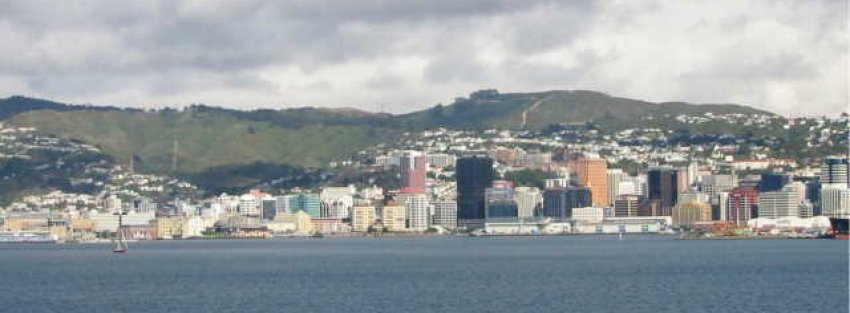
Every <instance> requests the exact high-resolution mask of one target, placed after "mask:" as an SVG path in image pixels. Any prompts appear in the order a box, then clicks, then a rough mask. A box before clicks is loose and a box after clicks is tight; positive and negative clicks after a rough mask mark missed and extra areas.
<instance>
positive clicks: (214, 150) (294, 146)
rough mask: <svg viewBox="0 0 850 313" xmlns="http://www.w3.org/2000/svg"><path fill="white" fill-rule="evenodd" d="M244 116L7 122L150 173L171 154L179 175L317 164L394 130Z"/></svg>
mask: <svg viewBox="0 0 850 313" xmlns="http://www.w3.org/2000/svg"><path fill="white" fill-rule="evenodd" d="M243 114H248V113H244V112H242V113H233V112H232V111H230V110H218V109H211V110H210V109H204V108H197V107H195V108H190V109H187V110H183V111H176V110H165V111H157V112H146V111H133V110H109V111H92V110H75V111H53V110H38V111H30V112H26V113H21V114H18V115H16V116H14V117H13V118H11V119H10V120H8V122H9V123H10V124H13V125H27V126H34V127H36V128H38V129H39V130H40V131H43V132H46V133H50V134H55V135H58V136H61V137H63V138H74V139H79V140H83V141H85V142H88V143H91V144H94V145H96V146H98V147H100V148H101V149H102V150H103V151H104V152H105V153H107V154H109V155H112V156H114V157H115V158H116V159H118V160H130V157H135V160H136V162H135V163H136V167H137V168H139V169H140V170H146V171H152V172H169V171H171V169H172V165H173V164H172V163H173V162H172V161H173V159H172V157H173V156H174V155H176V160H177V166H176V170H177V171H178V172H200V171H204V170H207V169H210V168H212V167H215V166H222V165H229V164H249V163H253V162H269V163H280V164H292V165H297V166H302V167H321V166H324V165H326V164H327V163H328V162H329V161H331V160H333V159H334V158H338V157H343V156H347V155H349V154H352V153H354V152H356V151H358V150H360V149H362V148H365V147H368V146H370V145H373V144H376V143H379V142H383V141H385V140H390V139H391V138H392V137H393V135H394V133H395V132H393V131H391V130H390V129H388V128H384V127H379V126H370V125H368V124H366V125H358V124H357V123H354V122H350V123H341V122H327V123H314V124H309V123H305V122H304V121H301V122H302V124H296V123H294V122H293V123H292V124H290V123H288V120H292V119H295V120H297V118H294V117H292V116H298V114H299V113H292V112H285V113H281V114H279V115H278V114H274V112H259V113H253V114H250V117H245V116H241V115H243ZM305 115H308V114H305ZM175 151H176V154H175ZM124 162H127V161H124Z"/></svg>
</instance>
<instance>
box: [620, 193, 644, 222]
mask: <svg viewBox="0 0 850 313" xmlns="http://www.w3.org/2000/svg"><path fill="white" fill-rule="evenodd" d="M640 200H641V199H640V196H638V195H621V196H618V197H617V199H615V200H614V216H615V217H635V216H638V206H639V205H640Z"/></svg>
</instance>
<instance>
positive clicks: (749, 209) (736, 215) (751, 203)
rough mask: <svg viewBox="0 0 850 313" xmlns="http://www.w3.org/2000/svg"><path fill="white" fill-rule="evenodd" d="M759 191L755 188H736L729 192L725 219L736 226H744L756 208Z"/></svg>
mask: <svg viewBox="0 0 850 313" xmlns="http://www.w3.org/2000/svg"><path fill="white" fill-rule="evenodd" d="M758 199H759V191H758V189H757V188H756V187H736V188H734V189H732V191H730V192H729V204H728V205H727V208H728V209H729V211H728V212H727V213H726V218H727V220H728V221H730V222H735V224H736V225H738V226H741V225H746V222H747V220H749V219H750V218H753V215H754V213H755V212H756V208H757V207H758Z"/></svg>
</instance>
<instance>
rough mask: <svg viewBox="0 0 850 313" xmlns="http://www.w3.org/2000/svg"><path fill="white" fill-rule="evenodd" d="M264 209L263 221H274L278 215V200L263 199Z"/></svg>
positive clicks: (269, 197) (273, 198)
mask: <svg viewBox="0 0 850 313" xmlns="http://www.w3.org/2000/svg"><path fill="white" fill-rule="evenodd" d="M261 203H262V205H261V206H262V208H263V219H264V220H273V219H274V217H275V215H276V214H277V199H276V198H275V197H272V196H266V197H263V198H262V200H261Z"/></svg>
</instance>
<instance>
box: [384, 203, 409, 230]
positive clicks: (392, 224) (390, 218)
mask: <svg viewBox="0 0 850 313" xmlns="http://www.w3.org/2000/svg"><path fill="white" fill-rule="evenodd" d="M406 216H407V209H406V208H405V207H404V205H399V204H396V203H389V204H387V205H385V206H384V208H383V209H381V223H382V224H383V225H384V228H385V229H386V230H387V231H403V230H405V228H406V221H407V217H406Z"/></svg>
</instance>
